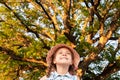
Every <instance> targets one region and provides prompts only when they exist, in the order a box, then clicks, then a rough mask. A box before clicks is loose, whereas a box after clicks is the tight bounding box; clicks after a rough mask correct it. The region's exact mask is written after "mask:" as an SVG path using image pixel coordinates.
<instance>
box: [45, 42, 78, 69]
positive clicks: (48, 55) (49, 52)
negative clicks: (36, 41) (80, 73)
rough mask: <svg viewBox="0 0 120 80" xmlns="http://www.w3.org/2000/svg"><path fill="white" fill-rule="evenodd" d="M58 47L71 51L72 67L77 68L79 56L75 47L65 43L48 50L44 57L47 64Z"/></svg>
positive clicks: (50, 61)
mask: <svg viewBox="0 0 120 80" xmlns="http://www.w3.org/2000/svg"><path fill="white" fill-rule="evenodd" d="M59 48H67V49H69V50H70V51H71V52H72V54H73V65H74V69H77V68H78V64H79V62H80V56H79V54H78V53H77V51H76V50H75V49H73V48H72V47H70V46H67V45H65V44H58V45H56V46H54V47H53V48H51V49H50V50H49V51H48V54H47V58H46V61H47V64H48V65H50V64H51V63H52V57H53V54H55V53H56V51H57V50H58V49H59Z"/></svg>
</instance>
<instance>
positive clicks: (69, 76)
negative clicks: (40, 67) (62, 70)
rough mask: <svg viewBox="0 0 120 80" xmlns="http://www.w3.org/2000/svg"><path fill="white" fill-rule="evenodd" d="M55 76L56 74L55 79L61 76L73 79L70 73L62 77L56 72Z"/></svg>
mask: <svg viewBox="0 0 120 80" xmlns="http://www.w3.org/2000/svg"><path fill="white" fill-rule="evenodd" d="M53 74H54V78H56V77H59V76H64V77H68V78H71V74H70V73H69V72H67V73H66V74H65V75H60V74H58V73H57V72H56V71H55V72H53Z"/></svg>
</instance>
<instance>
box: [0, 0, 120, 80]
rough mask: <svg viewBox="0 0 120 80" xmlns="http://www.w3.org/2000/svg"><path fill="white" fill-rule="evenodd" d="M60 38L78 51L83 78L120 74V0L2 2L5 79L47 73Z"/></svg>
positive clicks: (1, 72)
mask: <svg viewBox="0 0 120 80" xmlns="http://www.w3.org/2000/svg"><path fill="white" fill-rule="evenodd" d="M58 43H65V44H68V45H70V46H72V47H73V48H75V49H76V50H77V51H78V53H79V55H80V57H81V61H80V64H79V69H78V70H77V75H78V76H79V77H80V78H82V79H83V80H86V79H88V80H107V79H109V80H112V79H115V78H119V79H120V77H119V75H120V74H118V73H119V69H120V0H2V1H0V79H1V80H18V79H20V80H21V79H25V80H37V79H38V78H39V77H42V76H43V75H45V70H46V67H47V64H46V61H45V58H46V55H47V52H48V50H49V49H50V48H51V47H52V46H54V45H56V44H58ZM114 75H115V76H114ZM113 76H114V77H113Z"/></svg>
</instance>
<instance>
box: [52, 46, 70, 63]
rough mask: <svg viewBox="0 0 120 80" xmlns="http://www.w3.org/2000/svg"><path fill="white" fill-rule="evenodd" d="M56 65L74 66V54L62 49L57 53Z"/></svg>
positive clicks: (54, 61)
mask: <svg viewBox="0 0 120 80" xmlns="http://www.w3.org/2000/svg"><path fill="white" fill-rule="evenodd" d="M53 63H54V64H56V65H57V64H64V65H72V53H71V52H70V50H69V49H67V48H60V49H58V50H57V52H56V53H55V57H54V59H53Z"/></svg>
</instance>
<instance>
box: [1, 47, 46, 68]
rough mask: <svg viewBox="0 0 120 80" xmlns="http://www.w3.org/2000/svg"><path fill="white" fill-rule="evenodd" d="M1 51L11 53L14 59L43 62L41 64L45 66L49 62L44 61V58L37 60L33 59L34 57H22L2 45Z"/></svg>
mask: <svg viewBox="0 0 120 80" xmlns="http://www.w3.org/2000/svg"><path fill="white" fill-rule="evenodd" d="M0 51H2V52H5V54H7V55H9V56H10V57H11V58H12V59H14V60H18V61H24V62H31V63H37V64H41V65H44V66H45V67H47V64H46V63H45V62H43V61H42V60H36V59H33V58H32V59H28V58H22V57H20V56H18V55H15V54H16V53H15V52H14V51H13V50H11V49H8V48H4V47H1V46H0Z"/></svg>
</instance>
